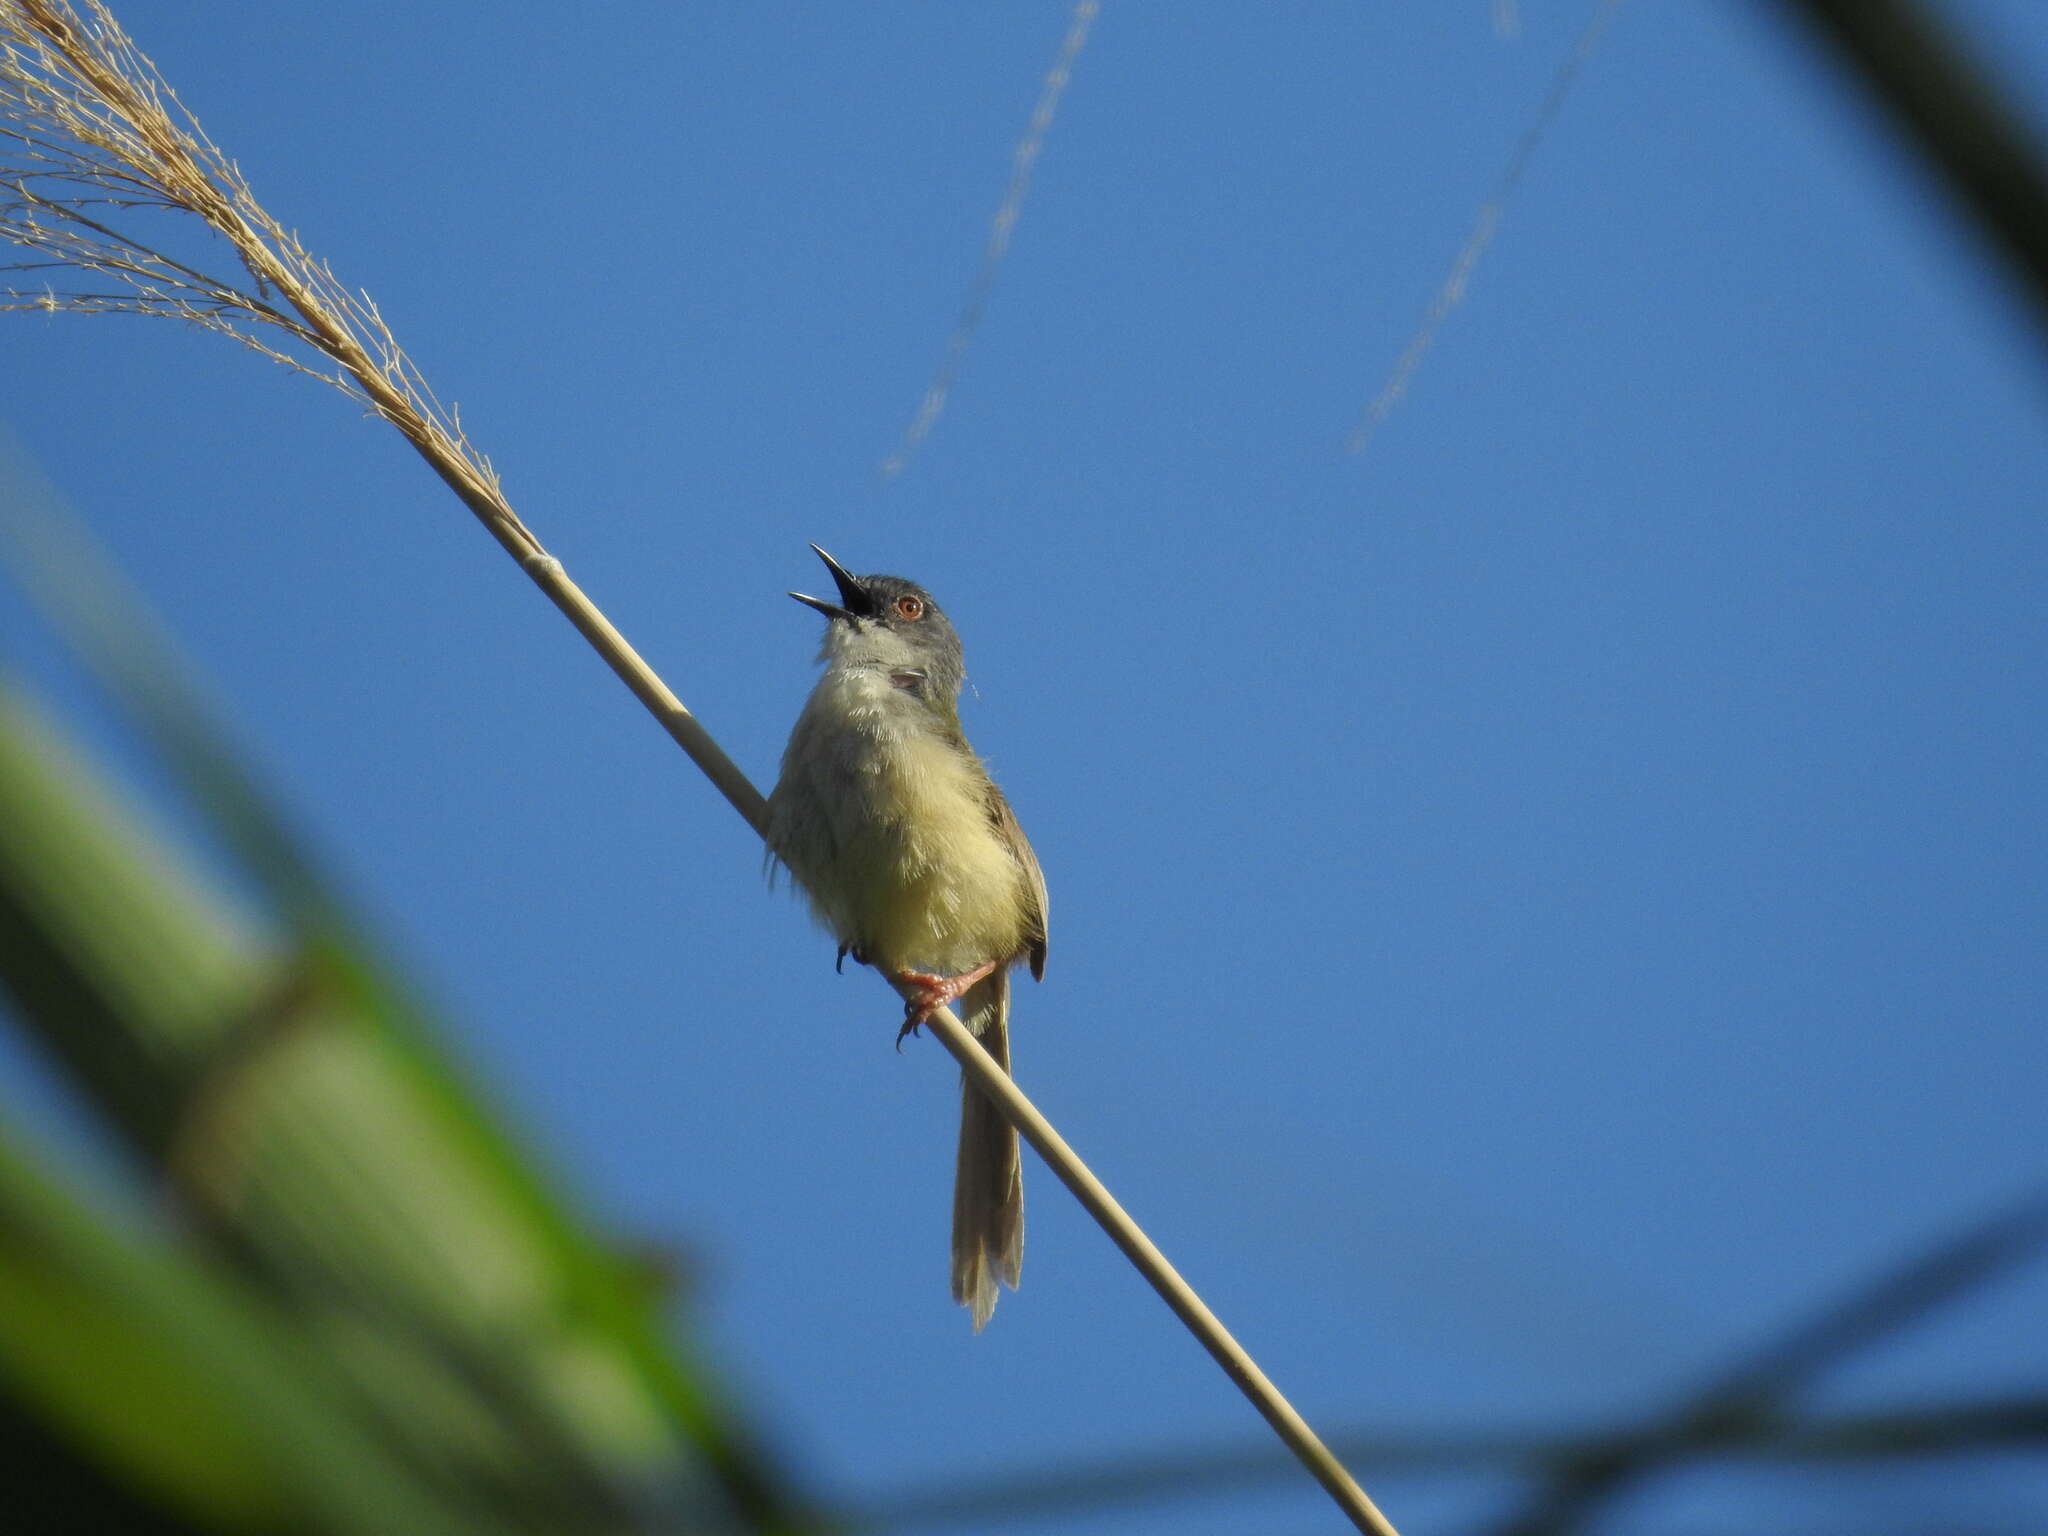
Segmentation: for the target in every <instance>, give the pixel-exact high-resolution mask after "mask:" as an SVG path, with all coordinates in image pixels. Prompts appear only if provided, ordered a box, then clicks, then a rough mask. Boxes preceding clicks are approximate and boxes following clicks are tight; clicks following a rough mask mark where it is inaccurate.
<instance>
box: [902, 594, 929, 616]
mask: <svg viewBox="0 0 2048 1536" xmlns="http://www.w3.org/2000/svg"><path fill="white" fill-rule="evenodd" d="M896 616H897V617H898V618H899V619H921V618H923V617H924V604H923V603H921V602H920V601H918V600H917V599H916V598H914V597H912V596H911V595H910V594H909V593H907V592H906V593H904V595H903V596H901V597H899V598H897V599H896Z"/></svg>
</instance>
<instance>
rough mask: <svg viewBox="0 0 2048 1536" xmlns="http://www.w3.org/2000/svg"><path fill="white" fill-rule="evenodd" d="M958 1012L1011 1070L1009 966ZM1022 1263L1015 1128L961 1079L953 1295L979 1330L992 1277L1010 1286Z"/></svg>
mask: <svg viewBox="0 0 2048 1536" xmlns="http://www.w3.org/2000/svg"><path fill="white" fill-rule="evenodd" d="M960 1003H961V1008H960V1018H961V1022H962V1023H964V1024H965V1025H966V1026H967V1027H968V1028H969V1029H971V1030H973V1031H974V1033H975V1035H976V1036H977V1037H979V1039H980V1040H981V1043H982V1046H983V1047H984V1048H985V1049H986V1050H987V1051H988V1053H989V1055H991V1056H993V1057H995V1059H996V1061H997V1063H998V1064H999V1065H1000V1066H1001V1067H1002V1069H1003V1070H1004V1071H1005V1072H1007V1071H1009V1070H1010V977H1009V968H1008V967H1007V966H1005V967H1003V968H1001V969H999V970H997V971H996V972H995V973H994V974H993V975H991V976H989V977H988V978H987V979H986V980H985V981H980V982H976V983H975V984H974V985H973V986H972V987H970V988H968V990H967V991H966V993H964V994H963V995H962V997H961V999H960ZM1023 1267H1024V1164H1023V1159H1022V1157H1021V1155H1020V1154H1019V1151H1018V1147H1017V1133H1016V1132H1015V1131H1014V1130H1012V1129H1011V1128H1010V1122H1009V1121H1007V1120H1005V1119H1004V1118H1003V1117H1002V1115H1001V1114H999V1113H998V1112H997V1110H996V1107H995V1106H994V1105H993V1104H991V1103H990V1102H989V1101H988V1099H987V1097H986V1096H985V1095H984V1094H983V1093H982V1091H981V1090H980V1089H979V1088H977V1087H975V1086H974V1084H972V1083H971V1082H967V1081H965V1080H964V1079H963V1080H962V1082H961V1084H960V1154H959V1160H958V1162H957V1164H956V1166H955V1170H954V1175H953V1299H954V1300H955V1301H957V1302H959V1303H960V1305H961V1306H963V1307H966V1308H968V1309H969V1312H970V1315H971V1316H972V1317H973V1319H974V1331H975V1332H976V1333H979V1332H981V1330H982V1327H983V1325H984V1324H986V1323H987V1322H988V1320H989V1316H990V1314H991V1313H993V1312H994V1311H995V1309H996V1296H997V1290H996V1282H997V1281H998V1280H1000V1281H1002V1282H1003V1284H1005V1285H1007V1286H1009V1287H1010V1289H1011V1290H1013V1291H1014V1290H1015V1289H1016V1288H1017V1278H1018V1276H1019V1274H1020V1273H1021V1272H1022V1270H1023Z"/></svg>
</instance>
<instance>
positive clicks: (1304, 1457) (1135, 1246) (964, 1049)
mask: <svg viewBox="0 0 2048 1536" xmlns="http://www.w3.org/2000/svg"><path fill="white" fill-rule="evenodd" d="M929 1023H930V1025H931V1030H932V1033H933V1034H934V1035H936V1036H938V1038H939V1041H940V1043H941V1044H942V1045H944V1046H945V1047H946V1049H947V1050H949V1051H951V1052H952V1053H953V1056H954V1058H955V1059H956V1060H957V1061H958V1062H959V1063H960V1066H961V1069H962V1070H963V1071H965V1072H966V1073H967V1075H968V1076H969V1077H971V1078H973V1079H974V1082H975V1086H977V1087H978V1088H980V1089H981V1091H982V1092H983V1093H985V1094H987V1095H988V1096H989V1098H990V1099H991V1100H993V1101H994V1103H995V1106H996V1108H997V1109H999V1110H1001V1111H1002V1115H1003V1118H1004V1119H1005V1120H1007V1121H1009V1122H1010V1124H1012V1125H1014V1126H1015V1127H1016V1128H1017V1134H1018V1135H1020V1136H1022V1137H1023V1138H1024V1139H1025V1140H1026V1141H1028V1142H1030V1143H1031V1145H1032V1147H1033V1148H1034V1149H1036V1151H1037V1153H1038V1155H1039V1156H1040V1157H1042V1158H1044V1159H1045V1165H1046V1167H1048V1168H1050V1169H1051V1170H1052V1171H1053V1173H1054V1175H1055V1176H1056V1177H1057V1178H1058V1179H1059V1181H1060V1182H1061V1183H1062V1184H1064V1185H1066V1186H1067V1188H1068V1189H1070V1190H1072V1191H1073V1194H1074V1198H1075V1199H1076V1200H1078V1201H1080V1202H1081V1206H1082V1209H1084V1210H1086V1211H1087V1212H1088V1214H1089V1215H1090V1216H1093V1217H1094V1218H1095V1223H1096V1225H1097V1226H1099V1227H1101V1228H1102V1230H1103V1231H1104V1232H1107V1233H1108V1234H1109V1240H1110V1241H1111V1242H1113V1243H1115V1244H1116V1245H1117V1247H1119V1248H1121V1249H1122V1250H1123V1253H1124V1257H1125V1258H1127V1259H1129V1260H1130V1261H1131V1263H1132V1264H1133V1265H1134V1266H1135V1267H1136V1269H1137V1271H1138V1273H1139V1274H1141V1275H1143V1276H1144V1277H1145V1279H1146V1281H1147V1282H1148V1283H1149V1284H1150V1285H1151V1287H1152V1289H1153V1290H1155V1291H1157V1292H1158V1293H1159V1299H1160V1300H1162V1301H1164V1302H1165V1303H1166V1304H1167V1306H1169V1307H1171V1308H1172V1309H1173V1315H1174V1316H1175V1317H1178V1318H1179V1319H1180V1320H1181V1322H1182V1323H1183V1324H1184V1325H1185V1326H1186V1327H1187V1330H1188V1332H1190V1333H1192V1334H1193V1335H1194V1336H1195V1338H1196V1340H1197V1341H1199V1342H1200V1344H1201V1346H1202V1347H1203V1348H1204V1349H1206V1350H1208V1351H1209V1354H1210V1355H1211V1357H1212V1358H1214V1360H1215V1361H1216V1363H1217V1364H1218V1365H1220V1366H1222V1367H1223V1374H1224V1375H1226V1376H1228V1377H1229V1378H1230V1379H1231V1380H1232V1381H1234V1382H1235V1383H1237V1389H1238V1391H1240V1392H1242V1393H1243V1394H1244V1395H1245V1396H1246V1397H1248V1398H1250V1399H1251V1404H1252V1406H1253V1407H1254V1408H1256V1409H1258V1410H1259V1413H1260V1415H1261V1416H1262V1417H1264V1419H1265V1421H1266V1422H1267V1423H1268V1424H1270V1425H1272V1426H1273V1433H1275V1434H1276V1435H1278V1436H1279V1437H1280V1438H1281V1439H1282V1440H1283V1441H1285V1442H1286V1444H1287V1448H1288V1449H1289V1450H1290V1451H1292V1452H1294V1454H1295V1456H1296V1457H1298V1458H1299V1459H1300V1461H1301V1464H1302V1465H1303V1466H1304V1467H1306V1468H1308V1470H1309V1473H1310V1474H1311V1475H1312V1476H1313V1477H1314V1478H1315V1480H1316V1481H1317V1482H1319V1483H1321V1484H1322V1485H1323V1487H1324V1489H1325V1490H1326V1491H1327V1492H1328V1493H1329V1495H1330V1497H1331V1498H1333V1499H1335V1500H1336V1501H1337V1504H1338V1507H1339V1508H1341V1509H1342V1510H1343V1511H1344V1513H1345V1514H1346V1515H1348V1516H1349V1517H1350V1519H1351V1523H1352V1524H1353V1525H1355V1526H1357V1527H1358V1529H1359V1530H1361V1531H1366V1532H1369V1533H1370V1536H1397V1533H1396V1532H1395V1530H1394V1527H1393V1524H1392V1523H1391V1522H1390V1521H1389V1520H1388V1519H1387V1517H1386V1516H1385V1515H1383V1514H1381V1513H1380V1510H1379V1506H1378V1505H1376V1504H1374V1503H1373V1501H1372V1500H1371V1499H1369V1498H1367V1497H1366V1494H1365V1490H1364V1489H1363V1488H1361V1487H1359V1486H1358V1483H1357V1480H1356V1479H1354V1478H1353V1477H1352V1476H1351V1474H1350V1473H1349V1472H1347V1471H1346V1470H1345V1469H1344V1464H1343V1463H1342V1462H1341V1461H1339V1460H1338V1459H1337V1458H1336V1456H1334V1455H1333V1454H1332V1453H1331V1451H1330V1448H1329V1447H1328V1446H1326V1445H1324V1444H1323V1442H1322V1441H1321V1439H1319V1438H1318V1437H1317V1435H1316V1432H1315V1431H1314V1430H1313V1429H1310V1428H1309V1426H1308V1421H1307V1420H1305V1419H1304V1418H1302V1416H1301V1415H1300V1414H1299V1413H1297V1412H1295V1410H1294V1405H1293V1404H1292V1403H1290V1402H1288V1401H1287V1399H1286V1398H1285V1397H1283V1396H1282V1395H1281V1393H1280V1389H1279V1388H1278V1387H1276V1386H1274V1385H1273V1383H1272V1382H1271V1381H1270V1380H1268V1379H1267V1376H1266V1373H1265V1372H1264V1371H1262V1370H1260V1369H1259V1367H1258V1362H1257V1361H1255V1360H1253V1359H1252V1357H1251V1356H1250V1355H1248V1354H1246V1353H1245V1350H1244V1346H1243V1345H1241V1344H1239V1343H1238V1342H1237V1340H1236V1339H1235V1338H1233V1337H1232V1336H1231V1333H1230V1330H1229V1329H1228V1328H1225V1327H1224V1326H1223V1324H1222V1322H1221V1321H1219V1320H1218V1319H1217V1316H1216V1314H1215V1313H1213V1312H1211V1311H1210V1310H1209V1309H1208V1307H1207V1306H1205V1305H1204V1304H1203V1302H1202V1298H1201V1297H1200V1296H1198V1295H1196V1294H1195V1289H1194V1287H1193V1286H1191V1285H1189V1284H1188V1283H1187V1281H1185V1280H1183V1279H1182V1278H1181V1276H1180V1271H1179V1270H1177V1269H1175V1268H1174V1267H1173V1266H1172V1265H1171V1264H1170V1263H1168V1262H1167V1259H1166V1255H1165V1254H1163V1253H1161V1252H1160V1251H1159V1249H1158V1248H1157V1247H1156V1246H1155V1245H1154V1244H1153V1242H1152V1239H1150V1238H1149V1237H1147V1236H1146V1235H1145V1232H1144V1229H1143V1228H1142V1227H1140V1226H1139V1225H1138V1224H1137V1222H1135V1221H1133V1220H1132V1219H1131V1216H1130V1213H1129V1212H1128V1211H1126V1210H1125V1209H1124V1208H1123V1207H1122V1206H1121V1205H1119V1204H1117V1201H1116V1197H1115V1196H1114V1195H1112V1194H1110V1192H1109V1191H1108V1189H1106V1188H1105V1187H1104V1186H1103V1183H1102V1181H1101V1180H1100V1179H1098V1178H1096V1177H1095V1175H1094V1174H1093V1173H1091V1172H1090V1171H1089V1169H1088V1165H1087V1164H1086V1163H1084V1162H1082V1161H1081V1155H1080V1154H1079V1153H1078V1152H1076V1151H1075V1150H1074V1149H1073V1148H1072V1147H1070V1146H1068V1145H1067V1143H1066V1139H1065V1138H1064V1137H1062V1136H1061V1135H1060V1133H1059V1132H1058V1131H1056V1130H1054V1129H1053V1127H1052V1122H1051V1121H1050V1120H1048V1119H1046V1118H1045V1116H1044V1115H1042V1114H1040V1113H1039V1112H1038V1106H1037V1105H1035V1104H1033V1103H1032V1102H1031V1101H1030V1100H1029V1099H1028V1098H1026V1097H1025V1096H1024V1090H1023V1089H1021V1088H1019V1087H1018V1086H1017V1084H1016V1082H1015V1081H1014V1080H1013V1079H1012V1078H1011V1076H1010V1074H1009V1073H1007V1072H1005V1071H1004V1070H1003V1069H1002V1068H1001V1067H999V1066H997V1065H996V1062H995V1058H994V1057H993V1056H991V1055H989V1053H988V1052H987V1051H985V1050H983V1049H982V1047H981V1042H980V1041H979V1040H977V1039H975V1038H974V1036H973V1034H972V1033H971V1032H970V1031H969V1030H968V1028H967V1026H966V1025H964V1024H962V1023H961V1022H960V1020H959V1019H958V1018H956V1017H955V1016H954V1015H953V1013H952V1011H951V1010H950V1009H945V1008H941V1009H940V1010H938V1012H936V1013H934V1014H933V1015H932V1016H931V1018H930V1020H929Z"/></svg>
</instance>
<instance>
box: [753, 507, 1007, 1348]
mask: <svg viewBox="0 0 2048 1536" xmlns="http://www.w3.org/2000/svg"><path fill="white" fill-rule="evenodd" d="M811 549H812V550H813V551H814V552H815V553H816V554H817V556H818V558H819V559H820V560H822V561H824V562H825V567H826V569H827V570H829V571H830V572H831V573H832V580H833V582H834V584H835V585H836V586H837V588H838V599H839V600H838V601H837V602H830V601H827V600H826V599H824V598H820V597H812V596H809V595H808V594H806V593H802V592H792V593H790V594H789V595H790V596H791V597H793V598H795V599H796V600H797V601H798V602H800V603H803V604H804V605H806V606H807V607H810V608H813V609H815V610H816V611H817V612H819V613H821V614H823V615H824V617H825V620H826V624H825V638H824V643H823V646H822V648H821V649H820V651H819V656H818V659H819V660H820V661H822V662H823V663H824V664H825V671H824V675H823V676H822V677H821V678H819V680H818V683H817V686H816V687H815V688H813V689H812V690H811V695H810V698H809V699H808V700H807V701H806V702H805V704H804V708H803V713H802V714H801V715H800V716H799V717H798V719H797V722H796V726H795V728H794V729H793V730H792V731H791V732H790V737H789V745H788V747H787V748H786V749H785V750H784V751H783V754H782V771H781V775H780V777H779V778H778V779H777V781H776V785H775V791H774V793H773V794H771V795H770V796H769V797H768V814H767V823H766V829H767V843H768V848H769V853H770V857H771V861H772V863H779V864H780V865H781V866H782V867H783V868H785V869H787V870H788V871H789V873H790V874H791V875H792V876H793V877H794V879H795V882H796V884H797V885H798V886H799V887H800V888H801V889H802V890H803V891H804V893H805V894H806V895H807V896H808V898H809V901H810V907H811V911H812V914H813V915H814V916H815V917H816V918H817V920H818V922H819V924H820V925H821V926H822V927H824V928H825V929H826V930H827V931H829V932H830V933H832V934H833V935H834V936H835V937H836V939H837V940H838V943H839V954H838V958H837V960H836V961H835V962H834V964H835V966H843V965H844V963H845V960H846V957H847V956H848V955H851V956H852V957H853V958H854V959H855V960H856V961H857V962H859V963H861V964H863V965H870V966H873V967H875V968H876V969H878V970H880V971H881V972H882V973H883V974H884V975H886V976H888V977H889V978H890V979H891V980H892V981H894V982H895V983H896V984H897V985H898V987H899V989H900V990H902V991H904V993H905V994H906V999H907V1000H906V1002H905V1004H904V1017H903V1022H902V1027H901V1028H900V1029H899V1030H898V1031H897V1036H896V1044H897V1048H898V1049H899V1050H900V1049H901V1048H902V1044H903V1038H904V1036H905V1035H908V1034H914V1033H916V1031H917V1029H918V1027H919V1026H920V1025H922V1024H923V1023H924V1022H925V1021H926V1020H928V1019H929V1018H930V1017H931V1015H932V1014H933V1013H934V1012H935V1011H937V1010H938V1009H939V1008H941V1007H943V1006H945V1005H947V1004H949V1003H953V1002H958V1003H959V1005H960V1006H959V1015H960V1019H961V1022H962V1023H964V1024H965V1025H966V1026H967V1028H968V1029H969V1030H971V1031H973V1033H974V1035H975V1036H976V1038H977V1039H978V1040H979V1041H980V1042H981V1044H982V1046H983V1047H984V1048H985V1049H986V1050H987V1051H988V1053H989V1055H991V1056H993V1057H994V1058H995V1060H996V1063H997V1064H998V1065H999V1066H1001V1067H1002V1069H1003V1070H1004V1071H1005V1072H1008V1071H1009V1070H1010V1030H1009V1024H1010V975H1009V973H1010V968H1011V966H1013V965H1015V964H1016V963H1017V962H1019V961H1025V962H1028V964H1029V965H1030V967H1031V974H1032V976H1033V978H1034V979H1042V978H1043V977H1044V975H1045V950H1046V896H1045V876H1044V874H1043V873H1042V872H1041V871H1040V869H1039V867H1038V858H1037V855H1036V854H1034V853H1033V852H1032V850H1031V844H1030V842H1029V841H1028V840H1027V839H1026V838H1025V836H1024V829H1023V828H1022V827H1021V826H1019V825H1018V822H1017V816H1016V813H1015V812H1014V811H1012V810H1011V809H1010V802H1009V801H1008V800H1007V799H1005V798H1004V796H1003V792H1002V791H1001V790H1000V789H998V788H997V787H996V783H995V780H994V779H993V778H991V777H990V776H989V772H988V769H987V767H986V766H985V765H984V764H983V763H982V761H981V759H980V758H979V757H978V756H976V755H975V752H974V749H973V748H972V747H971V746H969V745H968V743H967V737H966V735H965V733H964V732H963V731H962V730H961V728H960V710H959V700H960V689H961V685H962V684H963V683H964V682H965V681H966V676H967V671H966V659H965V653H964V651H963V649H962V647H961V644H960V636H959V634H958V632H957V631H955V629H954V628H953V624H952V621H951V620H950V619H948V618H947V617H946V614H945V612H944V611H943V610H942V609H941V608H940V607H939V605H938V603H937V602H935V601H934V600H933V599H932V595H931V593H929V592H927V591H926V590H925V589H924V588H923V587H921V586H919V585H917V583H915V582H913V581H908V580H905V579H904V578H903V577H901V576H883V575H873V576H856V575H854V574H853V573H852V572H851V571H849V570H847V568H846V567H845V566H843V565H841V564H840V563H839V562H838V561H837V560H835V559H833V558H832V556H830V555H828V554H827V553H825V551H824V550H822V549H820V548H818V546H817V545H815V544H813V545H812V546H811ZM771 867H772V864H771ZM1023 1259H1024V1183H1023V1165H1022V1159H1021V1157H1020V1155H1019V1151H1018V1146H1017V1133H1016V1131H1015V1130H1014V1129H1012V1128H1011V1126H1010V1123H1009V1122H1008V1121H1007V1120H1005V1119H1004V1118H1003V1116H1002V1115H1001V1113H1000V1112H999V1111H998V1110H997V1109H996V1107H995V1106H994V1105H993V1104H992V1103H990V1101H989V1100H988V1098H987V1096H986V1095H985V1094H983V1093H982V1091H981V1090H980V1089H979V1088H977V1087H976V1086H975V1085H974V1083H973V1082H972V1081H970V1080H969V1079H968V1078H967V1077H966V1076H965V1075H964V1074H963V1075H962V1077H961V1083H960V1142H959V1149H958V1154H957V1157H956V1160H955V1165H954V1182H953V1240H952V1289H953V1299H954V1300H955V1301H956V1302H958V1303H959V1304H960V1305H962V1306H964V1307H966V1308H967V1309H968V1311H969V1315H970V1317H971V1319H972V1321H973V1325H974V1331H975V1332H976V1333H979V1332H981V1330H982V1328H983V1327H984V1326H985V1325H986V1324H987V1322H988V1320H989V1317H990V1315H991V1314H992V1313H993V1312H994V1311H995V1305H996V1297H997V1295H998V1294H999V1292H998V1289H997V1282H998V1280H1000V1281H1001V1282H1002V1283H1003V1284H1006V1285H1008V1286H1009V1287H1010V1288H1011V1289H1012V1290H1015V1289H1016V1288H1017V1283H1018V1279H1019V1276H1020V1274H1021V1271H1022V1268H1023Z"/></svg>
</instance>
